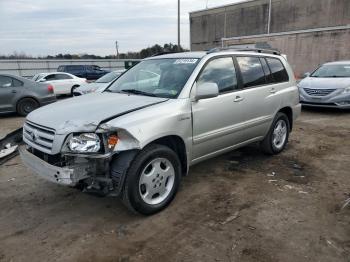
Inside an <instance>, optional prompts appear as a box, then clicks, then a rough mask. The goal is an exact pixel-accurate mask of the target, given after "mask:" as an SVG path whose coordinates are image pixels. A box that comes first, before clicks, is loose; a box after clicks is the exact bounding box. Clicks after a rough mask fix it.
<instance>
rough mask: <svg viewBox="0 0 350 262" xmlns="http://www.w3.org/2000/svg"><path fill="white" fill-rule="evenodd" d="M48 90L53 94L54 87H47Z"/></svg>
mask: <svg viewBox="0 0 350 262" xmlns="http://www.w3.org/2000/svg"><path fill="white" fill-rule="evenodd" d="M47 90H48V91H49V93H53V86H52V85H48V86H47Z"/></svg>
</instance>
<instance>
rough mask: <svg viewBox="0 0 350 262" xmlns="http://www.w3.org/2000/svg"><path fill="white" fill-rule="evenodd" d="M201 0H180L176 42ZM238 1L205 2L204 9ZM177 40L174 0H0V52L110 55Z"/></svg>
mask: <svg viewBox="0 0 350 262" xmlns="http://www.w3.org/2000/svg"><path fill="white" fill-rule="evenodd" d="M206 2H207V0H181V27H182V28H181V45H183V46H184V47H185V48H189V14H188V13H189V12H191V11H195V10H199V9H205V7H206ZM235 2H242V0H215V1H214V0H208V7H209V8H210V7H214V6H220V5H225V4H229V3H235ZM115 40H118V42H119V46H120V52H127V51H138V50H140V49H142V48H145V47H148V46H152V45H153V44H156V43H158V44H164V43H169V42H172V43H174V44H175V43H177V0H128V1H126V0H124V1H123V0H0V54H11V53H13V52H14V51H17V52H22V51H23V52H25V53H26V54H30V55H54V54H58V53H77V54H80V53H89V54H97V55H108V54H114V53H115V45H114V42H115Z"/></svg>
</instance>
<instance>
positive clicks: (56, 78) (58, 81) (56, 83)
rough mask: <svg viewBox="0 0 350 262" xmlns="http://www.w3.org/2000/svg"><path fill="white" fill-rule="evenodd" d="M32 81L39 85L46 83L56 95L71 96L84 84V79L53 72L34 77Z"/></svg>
mask: <svg viewBox="0 0 350 262" xmlns="http://www.w3.org/2000/svg"><path fill="white" fill-rule="evenodd" d="M32 80H34V81H36V82H40V83H43V82H44V83H48V84H51V85H52V86H53V87H54V90H55V94H56V95H67V94H69V95H73V92H74V90H75V89H76V88H78V87H79V86H81V85H83V84H86V82H87V81H86V78H80V77H77V76H75V75H72V74H69V73H62V72H54V73H41V74H37V75H35V76H34V77H33V78H32Z"/></svg>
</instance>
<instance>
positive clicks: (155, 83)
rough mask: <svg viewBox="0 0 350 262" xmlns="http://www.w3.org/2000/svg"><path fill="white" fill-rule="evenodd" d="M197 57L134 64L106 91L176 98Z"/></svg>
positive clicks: (153, 60)
mask: <svg viewBox="0 0 350 262" xmlns="http://www.w3.org/2000/svg"><path fill="white" fill-rule="evenodd" d="M198 61H199V59H173V58H171V59H165V58H163V59H151V60H145V61H142V62H141V63H139V64H137V65H135V66H134V67H133V68H131V69H129V70H128V71H127V72H125V73H124V74H123V75H122V76H121V77H120V78H118V79H117V80H116V81H115V82H114V83H113V84H112V85H111V86H110V87H109V88H108V89H107V90H106V91H107V92H125V93H133V94H137V95H148V96H157V97H166V98H176V97H177V96H178V95H179V94H180V92H181V90H182V88H183V87H184V85H185V84H186V82H187V80H188V78H189V77H190V75H191V73H192V72H193V70H194V68H195V67H196V65H197V63H198Z"/></svg>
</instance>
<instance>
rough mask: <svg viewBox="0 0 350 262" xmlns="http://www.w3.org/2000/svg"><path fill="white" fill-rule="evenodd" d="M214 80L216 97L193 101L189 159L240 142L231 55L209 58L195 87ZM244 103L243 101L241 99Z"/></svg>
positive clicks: (198, 158)
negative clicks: (191, 139) (191, 145)
mask: <svg viewBox="0 0 350 262" xmlns="http://www.w3.org/2000/svg"><path fill="white" fill-rule="evenodd" d="M206 82H210V83H216V84H217V85H218V88H219V96H218V97H214V98H209V99H202V100H198V101H194V102H192V114H193V155H192V160H193V161H196V160H200V159H201V158H203V157H205V156H208V155H211V154H213V153H216V152H219V151H221V150H223V149H225V148H228V147H230V146H232V145H235V144H236V143H238V141H239V135H238V133H237V129H236V128H237V126H238V125H239V123H240V121H241V120H240V114H241V112H240V108H239V104H240V103H238V102H243V101H238V100H239V98H237V95H236V93H235V91H236V90H237V89H238V81H237V77H236V70H235V66H234V63H233V58H232V57H231V56H227V57H219V58H214V59H212V60H210V61H209V62H208V63H207V64H206V65H205V67H204V69H203V70H202V72H201V73H200V75H199V77H198V79H197V81H196V84H195V86H194V88H195V87H196V86H198V85H200V84H203V83H206ZM243 103H244V102H243Z"/></svg>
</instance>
